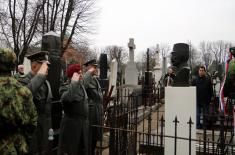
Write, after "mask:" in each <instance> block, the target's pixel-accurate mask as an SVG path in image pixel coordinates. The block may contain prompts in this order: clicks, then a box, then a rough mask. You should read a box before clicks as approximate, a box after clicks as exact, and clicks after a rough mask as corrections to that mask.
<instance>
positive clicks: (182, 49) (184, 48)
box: [172, 43, 189, 60]
mask: <svg viewBox="0 0 235 155" xmlns="http://www.w3.org/2000/svg"><path fill="white" fill-rule="evenodd" d="M172 53H175V54H177V55H180V56H182V57H183V60H188V58H189V45H188V44H185V43H177V44H174V46H173V51H172Z"/></svg>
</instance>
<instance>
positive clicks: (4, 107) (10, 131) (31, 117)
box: [0, 48, 37, 155]
mask: <svg viewBox="0 0 235 155" xmlns="http://www.w3.org/2000/svg"><path fill="white" fill-rule="evenodd" d="M15 60H16V56H15V54H14V53H13V52H12V51H10V50H9V49H1V48H0V64H1V65H0V129H1V132H0V154H1V155H17V154H20V155H21V154H26V153H28V145H27V142H28V140H29V137H28V136H29V135H30V134H31V133H32V132H33V130H34V128H35V127H36V119H37V113H36V108H35V106H34V104H33V97H32V94H31V92H30V90H29V89H28V88H26V87H24V86H22V85H21V84H20V83H19V82H18V81H17V80H16V79H15V78H14V77H12V76H11V70H13V69H14V65H15Z"/></svg>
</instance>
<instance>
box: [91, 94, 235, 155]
mask: <svg viewBox="0 0 235 155" xmlns="http://www.w3.org/2000/svg"><path fill="white" fill-rule="evenodd" d="M119 93H120V92H119ZM121 94H122V95H121V96H120V97H119V98H118V99H116V100H114V101H113V102H112V103H111V104H110V105H109V106H108V109H107V111H106V113H107V117H108V118H107V121H108V122H109V123H106V125H105V126H96V127H101V128H103V129H104V131H105V132H104V135H106V136H104V138H103V140H102V142H101V143H99V146H98V149H97V150H98V151H97V154H111V155H132V154H133V155H136V154H151V155H152V154H158V155H163V154H164V147H165V139H166V138H167V139H170V140H172V142H173V143H174V148H173V149H174V154H175V155H176V154H177V152H178V151H177V149H178V148H177V143H178V141H182V140H183V141H186V142H187V144H188V145H187V146H185V147H187V149H188V154H189V155H191V154H194V153H195V152H192V151H193V150H195V149H192V148H193V147H194V148H196V154H202V155H204V154H208V155H209V154H215V155H225V154H227V155H232V154H235V145H234V142H235V139H234V128H233V116H232V115H228V116H225V115H223V114H219V113H210V114H205V115H203V116H202V117H201V119H202V120H201V121H202V124H203V126H202V129H198V130H197V131H196V138H192V128H195V125H196V123H195V122H192V120H191V118H189V120H188V122H187V126H188V133H185V137H180V136H178V135H177V129H178V127H179V126H180V124H179V123H178V122H180V120H178V119H177V116H176V117H175V120H172V123H173V124H174V128H175V129H174V132H175V134H174V135H173V136H172V135H166V134H165V120H164V108H161V107H162V106H164V105H162V104H159V103H158V102H156V96H157V95H156V94H154V93H152V94H150V95H149V96H147V97H144V96H142V100H143V104H141V105H140V104H137V100H136V98H137V96H134V95H133V94H130V92H129V91H124V93H123V92H122V93H121ZM162 109H163V110H162ZM205 120H209V121H210V122H211V123H210V126H208V123H204V122H206V121H205ZM94 126H95V125H94ZM104 143H106V144H104Z"/></svg>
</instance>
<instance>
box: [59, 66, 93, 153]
mask: <svg viewBox="0 0 235 155" xmlns="http://www.w3.org/2000/svg"><path fill="white" fill-rule="evenodd" d="M94 71H95V69H94V68H91V69H89V71H88V73H87V76H86V78H84V79H83V76H82V72H81V67H80V65H79V64H72V65H70V66H69V67H68V69H67V77H68V84H66V85H63V86H61V88H60V94H61V95H62V96H61V101H62V106H63V110H64V118H63V119H62V121H61V125H60V136H59V155H79V154H81V155H88V150H89V147H88V136H89V124H88V116H89V113H88V112H89V110H88V97H87V93H86V90H85V89H86V86H87V85H88V83H89V82H90V81H91V78H92V74H93V73H94Z"/></svg>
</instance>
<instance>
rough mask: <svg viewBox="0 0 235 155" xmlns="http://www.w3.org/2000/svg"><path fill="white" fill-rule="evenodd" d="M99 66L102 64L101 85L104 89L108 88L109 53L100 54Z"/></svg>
mask: <svg viewBox="0 0 235 155" xmlns="http://www.w3.org/2000/svg"><path fill="white" fill-rule="evenodd" d="M99 66H100V78H99V82H100V86H101V88H102V89H103V90H106V89H108V85H109V82H108V79H107V74H108V58H107V54H104V53H101V54H100V61H99Z"/></svg>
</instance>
